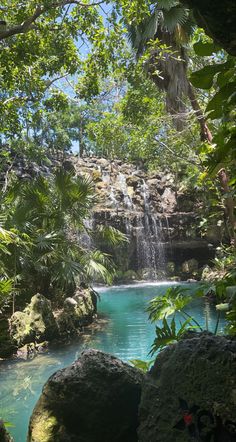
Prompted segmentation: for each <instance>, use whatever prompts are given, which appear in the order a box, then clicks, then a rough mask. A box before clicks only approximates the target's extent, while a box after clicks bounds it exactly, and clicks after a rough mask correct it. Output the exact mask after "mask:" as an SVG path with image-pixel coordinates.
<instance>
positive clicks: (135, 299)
mask: <svg viewBox="0 0 236 442" xmlns="http://www.w3.org/2000/svg"><path fill="white" fill-rule="evenodd" d="M169 285H170V284H169V283H161V284H139V285H134V286H117V287H112V288H98V289H97V290H98V292H99V293H100V296H101V301H100V303H99V305H98V310H99V314H100V315H101V316H102V317H103V318H106V319H108V321H107V323H106V325H105V327H104V328H103V329H102V330H100V331H96V332H91V333H90V335H89V336H88V339H87V340H86V341H83V342H76V343H75V342H74V343H73V344H71V345H67V346H63V347H60V348H56V349H53V350H50V352H49V353H47V354H44V355H38V356H37V357H36V358H35V359H33V360H31V361H17V362H16V361H7V362H2V363H0V417H1V418H3V419H4V420H7V421H10V422H12V423H13V424H14V425H15V428H13V429H11V433H12V435H13V436H14V438H15V442H25V441H26V434H27V427H28V422H29V417H30V415H31V413H32V410H33V407H34V405H35V403H36V402H37V399H38V397H39V395H40V393H41V390H42V386H43V385H44V383H45V382H46V380H47V379H48V377H49V376H50V375H51V374H52V373H54V372H55V371H56V370H58V369H61V368H63V367H65V366H67V365H68V364H71V363H72V362H73V361H74V360H75V359H77V357H78V356H79V354H80V352H81V351H82V350H84V349H85V348H88V347H93V348H97V349H100V350H103V351H106V352H109V353H112V354H114V355H115V356H117V357H119V358H121V359H123V360H124V361H128V360H130V359H134V358H137V359H149V358H150V357H149V356H148V352H149V350H150V347H151V344H152V342H153V339H154V330H155V326H154V324H150V323H149V322H148V321H147V313H146V312H145V308H146V306H147V302H148V301H149V300H150V299H151V298H153V297H154V296H157V295H160V296H161V295H162V294H163V293H164V292H165V290H166V289H167V287H168V286H169ZM191 288H192V289H194V286H191ZM186 310H187V311H188V313H190V314H191V315H192V316H194V317H195V318H196V319H197V320H198V322H199V323H200V324H201V325H202V326H203V327H204V326H205V318H206V316H207V317H208V323H209V328H210V329H211V330H212V331H213V330H214V327H215V322H216V313H215V308H214V307H213V306H210V305H209V304H208V303H206V302H204V301H203V300H199V299H198V300H196V301H194V302H193V303H192V304H191V306H189V307H188V308H187V309H186ZM223 326H224V321H221V323H220V331H221V332H222V331H223Z"/></svg>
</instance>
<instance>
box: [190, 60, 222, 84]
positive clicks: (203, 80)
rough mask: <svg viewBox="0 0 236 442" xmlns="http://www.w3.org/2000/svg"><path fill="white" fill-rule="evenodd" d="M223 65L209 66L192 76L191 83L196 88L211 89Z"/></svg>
mask: <svg viewBox="0 0 236 442" xmlns="http://www.w3.org/2000/svg"><path fill="white" fill-rule="evenodd" d="M221 69H222V65H220V64H219V65H215V64H214V65H208V66H204V68H202V69H200V70H199V71H196V72H193V73H192V74H191V75H190V81H191V83H192V85H193V86H194V87H197V88H200V89H210V88H211V87H212V85H213V81H214V77H215V75H216V74H217V73H218V72H220V71H221Z"/></svg>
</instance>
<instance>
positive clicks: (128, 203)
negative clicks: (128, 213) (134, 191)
mask: <svg viewBox="0 0 236 442" xmlns="http://www.w3.org/2000/svg"><path fill="white" fill-rule="evenodd" d="M117 183H118V186H119V188H120V190H121V192H122V194H123V198H124V206H125V208H127V209H130V210H131V209H132V208H133V202H132V198H131V197H130V195H129V193H128V186H127V183H126V178H125V175H124V174H123V173H121V172H119V174H118V176H117Z"/></svg>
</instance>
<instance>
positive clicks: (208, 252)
mask: <svg viewBox="0 0 236 442" xmlns="http://www.w3.org/2000/svg"><path fill="white" fill-rule="evenodd" d="M70 160H71V161H72V162H73V164H74V167H75V170H76V172H77V173H78V174H85V175H88V176H90V177H91V178H92V179H93V180H94V182H95V187H96V191H97V194H98V197H99V202H98V204H97V205H96V207H95V208H94V212H93V219H91V220H90V226H93V225H95V224H106V225H111V226H114V227H116V228H118V229H120V230H121V231H122V232H124V233H125V234H126V235H127V236H128V238H129V244H128V245H125V246H123V248H120V249H119V248H118V249H117V248H116V249H115V250H109V249H105V250H106V251H108V252H111V253H112V254H113V255H115V260H116V262H117V264H118V267H119V268H120V270H122V272H127V271H128V270H129V271H135V272H136V274H137V275H138V276H139V277H140V278H141V279H142V278H143V276H144V275H146V276H147V277H153V278H158V277H161V276H163V275H166V274H169V275H170V276H171V275H172V276H173V275H176V274H181V276H182V274H183V275H184V276H185V277H186V278H187V277H189V276H191V275H192V272H188V271H187V272H186V271H185V270H186V269H187V268H188V266H186V265H185V266H184V265H183V264H184V263H185V261H188V260H192V259H195V260H196V261H197V268H195V274H197V273H198V270H199V268H201V267H203V266H204V265H205V264H207V263H208V262H209V260H211V259H212V258H213V257H214V248H215V245H216V244H217V243H218V242H219V239H220V238H221V232H220V227H217V226H216V227H215V228H214V229H213V231H211V232H209V234H208V236H206V237H205V239H202V237H201V233H200V230H199V222H200V216H199V212H200V211H201V212H204V203H203V200H202V196H201V195H200V194H198V193H197V191H196V192H195V194H194V195H193V194H192V192H188V191H186V190H185V191H183V190H181V188H180V184H179V183H175V178H174V176H172V175H171V174H169V173H165V172H162V173H160V172H152V173H148V172H145V171H144V170H143V169H141V168H139V167H137V166H135V165H133V164H130V163H123V162H122V161H120V160H114V161H112V162H111V161H108V160H106V159H104V158H96V157H94V158H92V157H89V158H83V159H81V158H76V157H74V158H73V157H72V158H71V159H70ZM99 246H100V247H101V248H104V245H103V244H99ZM168 263H170V264H169V265H168ZM195 267H196V266H195Z"/></svg>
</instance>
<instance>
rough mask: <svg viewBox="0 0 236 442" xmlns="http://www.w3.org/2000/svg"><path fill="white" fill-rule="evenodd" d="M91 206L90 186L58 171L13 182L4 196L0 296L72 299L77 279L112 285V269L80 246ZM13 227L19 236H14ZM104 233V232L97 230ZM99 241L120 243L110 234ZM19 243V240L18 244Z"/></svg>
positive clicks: (102, 258)
mask: <svg viewBox="0 0 236 442" xmlns="http://www.w3.org/2000/svg"><path fill="white" fill-rule="evenodd" d="M94 202H95V195H94V188H93V184H92V183H91V181H89V180H88V179H87V178H83V177H81V176H74V175H73V173H69V172H66V171H65V170H64V169H59V170H58V171H57V172H56V173H55V175H52V176H49V177H48V178H46V177H43V176H39V177H38V178H35V179H31V180H30V181H24V182H22V181H20V182H19V181H15V182H14V183H13V184H12V185H11V186H10V187H9V189H8V191H7V192H6V193H5V194H4V195H3V196H2V201H1V207H2V210H4V212H5V214H6V216H5V227H6V228H7V229H8V230H6V229H5V228H1V231H0V234H1V235H2V236H3V237H4V242H3V247H2V249H1V251H0V263H1V273H2V275H3V279H2V283H1V292H4V293H9V292H11V291H12V289H13V286H12V285H11V284H12V281H13V283H14V291H15V290H17V291H18V292H19V293H20V294H24V295H25V296H28V295H29V296H32V294H33V293H36V292H40V293H43V294H45V295H46V296H54V294H56V293H57V292H58V291H62V292H64V293H69V294H70V293H72V292H73V291H74V289H75V286H76V279H77V278H79V279H80V281H85V282H89V283H90V282H92V281H93V280H94V278H96V277H99V278H102V279H103V280H105V281H106V282H109V283H110V282H111V280H112V275H113V274H114V267H113V265H112V263H111V261H110V258H109V256H107V255H104V254H102V253H101V252H100V251H99V250H96V249H95V248H92V249H89V248H87V247H86V246H84V245H82V242H80V235H81V234H82V233H83V232H86V231H87V229H86V227H85V225H84V220H85V219H86V217H88V216H89V214H90V210H91V207H92V206H93V204H94ZM13 227H14V231H15V232H19V233H18V235H16V234H15V233H12V230H10V229H12V228H13ZM101 232H102V229H101ZM103 237H104V238H106V240H107V241H108V243H109V241H112V243H113V244H114V243H115V244H119V243H120V241H123V240H124V236H123V235H121V234H120V233H119V232H117V231H115V230H112V231H111V232H110V231H109V229H107V230H106V232H105V231H103ZM19 238H20V239H19ZM7 281H8V284H7Z"/></svg>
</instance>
